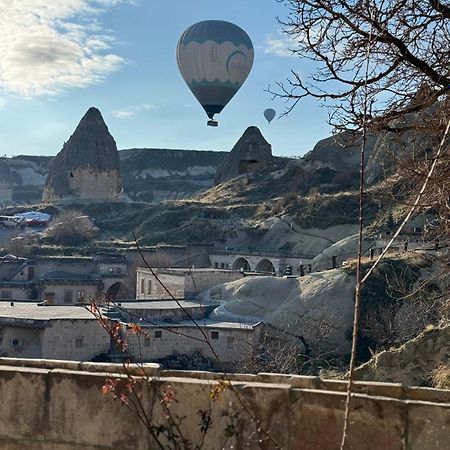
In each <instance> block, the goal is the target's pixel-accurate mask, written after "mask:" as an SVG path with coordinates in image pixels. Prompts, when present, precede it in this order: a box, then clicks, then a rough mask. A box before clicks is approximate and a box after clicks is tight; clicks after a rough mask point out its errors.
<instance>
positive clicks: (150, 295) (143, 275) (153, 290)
mask: <svg viewBox="0 0 450 450" xmlns="http://www.w3.org/2000/svg"><path fill="white" fill-rule="evenodd" d="M158 278H159V279H160V280H161V282H162V283H163V284H164V286H165V287H166V289H167V290H168V291H169V292H170V293H171V294H172V295H173V296H174V297H175V298H184V274H183V273H179V274H165V273H158ZM166 289H164V288H163V287H162V285H161V283H159V282H158V281H157V280H156V278H155V277H154V276H153V275H152V274H151V272H150V271H149V270H148V269H142V268H139V269H138V270H137V275H136V298H137V299H139V300H159V299H170V298H172V297H171V295H169V294H168V292H167V291H166Z"/></svg>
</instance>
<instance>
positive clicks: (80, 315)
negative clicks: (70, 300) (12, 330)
mask: <svg viewBox="0 0 450 450" xmlns="http://www.w3.org/2000/svg"><path fill="white" fill-rule="evenodd" d="M1 319H29V320H54V319H83V320H86V319H92V320H95V317H94V315H93V314H92V313H91V312H90V311H88V310H87V309H86V308H84V307H82V306H73V305H68V306H37V304H36V303H26V302H17V301H15V302H14V306H11V302H10V301H8V302H0V320H1Z"/></svg>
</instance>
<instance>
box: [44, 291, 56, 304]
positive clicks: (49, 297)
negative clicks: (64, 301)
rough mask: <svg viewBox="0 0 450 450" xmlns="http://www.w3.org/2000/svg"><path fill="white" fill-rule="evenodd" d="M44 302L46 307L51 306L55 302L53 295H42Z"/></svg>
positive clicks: (51, 293) (48, 293)
mask: <svg viewBox="0 0 450 450" xmlns="http://www.w3.org/2000/svg"><path fill="white" fill-rule="evenodd" d="M44 300H45V301H46V302H47V305H53V302H54V301H55V293H54V292H46V293H45V294H44Z"/></svg>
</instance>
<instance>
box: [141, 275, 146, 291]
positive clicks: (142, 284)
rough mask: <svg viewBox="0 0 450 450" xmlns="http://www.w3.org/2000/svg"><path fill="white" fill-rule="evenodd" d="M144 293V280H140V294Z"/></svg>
mask: <svg viewBox="0 0 450 450" xmlns="http://www.w3.org/2000/svg"><path fill="white" fill-rule="evenodd" d="M144 293H145V280H144V278H141V294H144Z"/></svg>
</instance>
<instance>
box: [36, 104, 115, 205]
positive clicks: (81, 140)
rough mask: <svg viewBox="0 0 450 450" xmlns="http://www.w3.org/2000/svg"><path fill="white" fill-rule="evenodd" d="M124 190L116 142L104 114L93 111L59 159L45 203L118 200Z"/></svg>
mask: <svg viewBox="0 0 450 450" xmlns="http://www.w3.org/2000/svg"><path fill="white" fill-rule="evenodd" d="M121 190H122V183H121V179H120V166H119V153H118V151H117V146H116V142H115V141H114V138H113V137H112V136H111V134H110V132H109V130H108V127H107V126H106V124H105V121H104V120H103V117H102V115H101V113H100V111H99V110H98V109H97V108H94V107H91V108H89V109H88V111H87V112H86V114H85V115H84V116H83V118H82V119H81V121H80V123H79V124H78V126H77V128H76V129H75V131H74V133H73V134H72V136H70V138H69V140H68V141H67V142H66V143H65V144H64V145H63V148H62V150H61V151H60V152H59V153H58V154H57V155H56V158H55V160H54V161H53V164H52V166H51V167H50V170H49V173H48V176H47V181H46V184H45V188H44V194H43V198H42V199H43V201H44V202H57V201H64V200H70V199H82V200H117V199H118V198H119V197H120V193H121Z"/></svg>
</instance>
